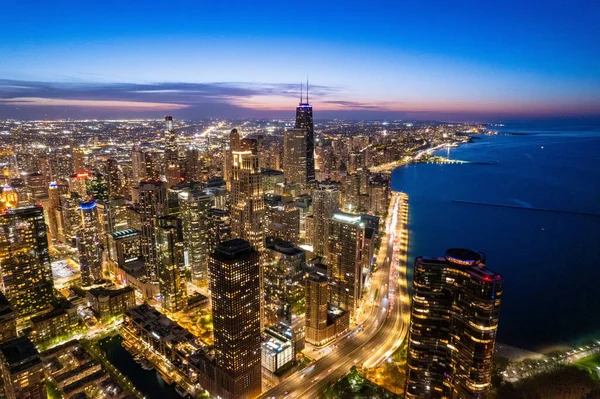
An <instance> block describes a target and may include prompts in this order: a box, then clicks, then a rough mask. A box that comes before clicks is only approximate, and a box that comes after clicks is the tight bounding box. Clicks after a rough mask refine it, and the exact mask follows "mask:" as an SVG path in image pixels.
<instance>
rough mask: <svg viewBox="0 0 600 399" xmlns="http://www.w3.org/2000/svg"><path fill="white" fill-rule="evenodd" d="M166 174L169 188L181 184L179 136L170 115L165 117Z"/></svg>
mask: <svg viewBox="0 0 600 399" xmlns="http://www.w3.org/2000/svg"><path fill="white" fill-rule="evenodd" d="M165 174H166V176H167V186H168V187H171V186H174V185H175V184H177V183H179V178H180V177H181V168H180V166H179V148H178V146H177V134H176V132H175V128H174V127H173V117H172V116H168V115H167V116H165Z"/></svg>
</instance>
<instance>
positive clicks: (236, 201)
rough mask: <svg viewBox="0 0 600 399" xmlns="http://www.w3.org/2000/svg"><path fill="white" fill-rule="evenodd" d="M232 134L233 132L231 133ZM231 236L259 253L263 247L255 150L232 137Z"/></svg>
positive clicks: (262, 201) (236, 136)
mask: <svg viewBox="0 0 600 399" xmlns="http://www.w3.org/2000/svg"><path fill="white" fill-rule="evenodd" d="M234 130H235V129H234ZM230 148H231V155H232V157H233V161H232V165H231V232H232V235H233V236H234V237H237V238H241V239H243V240H246V241H248V242H250V244H251V245H252V246H253V247H254V248H255V249H256V250H258V251H260V250H261V249H262V248H263V246H264V243H263V241H264V227H263V218H264V213H265V209H264V199H263V186H262V174H261V172H260V167H259V163H258V154H257V152H256V147H255V146H252V145H251V144H250V143H246V142H244V141H241V142H240V140H239V135H237V132H235V134H234V132H233V131H232V134H231V143H230Z"/></svg>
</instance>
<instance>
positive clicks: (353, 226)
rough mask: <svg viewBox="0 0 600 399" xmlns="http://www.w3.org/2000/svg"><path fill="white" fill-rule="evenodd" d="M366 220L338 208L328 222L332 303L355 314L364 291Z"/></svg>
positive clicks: (328, 257)
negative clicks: (363, 258)
mask: <svg viewBox="0 0 600 399" xmlns="http://www.w3.org/2000/svg"><path fill="white" fill-rule="evenodd" d="M364 239H365V224H364V222H363V221H362V218H361V216H360V215H354V214H350V213H344V212H335V213H334V214H333V216H332V217H331V220H330V222H329V234H328V236H327V262H328V265H329V266H330V268H331V273H330V275H331V284H330V290H331V303H332V304H333V305H335V306H338V307H340V308H342V309H344V310H347V311H348V312H350V318H353V317H354V313H355V310H356V308H357V306H358V301H359V300H360V297H361V294H362V286H363V273H362V270H363V262H362V256H363V246H364Z"/></svg>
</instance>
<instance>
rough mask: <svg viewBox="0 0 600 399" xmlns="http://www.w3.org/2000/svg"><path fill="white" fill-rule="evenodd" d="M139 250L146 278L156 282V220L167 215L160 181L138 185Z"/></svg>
mask: <svg viewBox="0 0 600 399" xmlns="http://www.w3.org/2000/svg"><path fill="white" fill-rule="evenodd" d="M139 196H140V202H139V211H140V212H139V213H140V219H141V226H139V227H140V228H141V232H142V236H141V248H142V256H143V257H144V262H145V264H146V276H147V277H148V278H150V280H151V281H157V278H158V277H157V270H156V267H157V259H156V244H155V240H156V229H155V225H156V218H158V217H161V216H165V215H166V214H167V185H166V183H165V182H162V181H160V180H145V181H142V182H140V185H139Z"/></svg>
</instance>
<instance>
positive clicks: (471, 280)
mask: <svg viewBox="0 0 600 399" xmlns="http://www.w3.org/2000/svg"><path fill="white" fill-rule="evenodd" d="M485 260H486V259H485V256H484V255H483V254H482V253H478V252H475V251H471V250H467V249H456V248H455V249H449V250H448V251H446V255H445V257H438V258H428V257H422V256H420V257H417V258H416V259H415V266H414V279H413V301H412V309H411V319H410V329H409V336H408V360H407V378H406V387H405V392H406V397H407V398H438V397H447V398H469V399H471V398H473V399H480V398H486V397H487V393H488V391H489V389H490V384H491V377H492V362H493V356H494V351H495V344H496V332H497V329H498V313H499V310H500V300H501V298H502V283H503V281H502V278H501V277H500V276H499V275H497V274H495V273H493V272H491V271H489V270H488V269H487V268H486V266H485Z"/></svg>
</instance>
